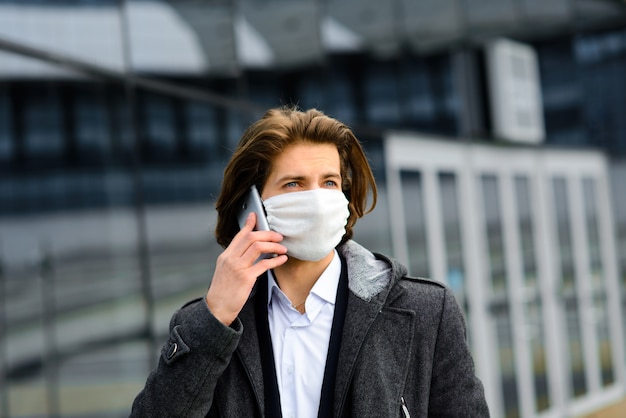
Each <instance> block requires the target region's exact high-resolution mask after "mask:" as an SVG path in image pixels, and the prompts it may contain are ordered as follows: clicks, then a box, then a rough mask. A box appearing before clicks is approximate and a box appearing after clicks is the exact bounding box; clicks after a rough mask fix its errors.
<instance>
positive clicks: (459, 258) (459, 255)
mask: <svg viewBox="0 0 626 418" xmlns="http://www.w3.org/2000/svg"><path fill="white" fill-rule="evenodd" d="M439 187H440V193H441V209H442V215H443V227H444V234H445V245H446V255H447V260H446V261H447V267H448V272H447V283H448V285H449V286H450V287H451V288H452V290H453V292H454V294H455V296H456V297H457V300H458V301H459V303H461V305H462V306H463V305H465V302H466V299H465V292H466V288H465V286H466V283H465V266H464V263H463V242H462V237H461V217H460V213H459V210H460V208H459V197H458V191H457V187H458V186H457V178H456V175H455V174H452V173H440V174H439ZM464 307H465V309H466V310H467V306H464ZM466 313H467V312H466Z"/></svg>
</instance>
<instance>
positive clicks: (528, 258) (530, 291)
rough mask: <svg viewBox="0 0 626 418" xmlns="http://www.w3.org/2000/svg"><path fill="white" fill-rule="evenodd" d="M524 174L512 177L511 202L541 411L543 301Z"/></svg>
mask: <svg viewBox="0 0 626 418" xmlns="http://www.w3.org/2000/svg"><path fill="white" fill-rule="evenodd" d="M531 196H532V195H531V190H530V181H529V179H528V177H524V176H517V177H515V198H516V199H515V206H516V208H517V215H518V220H517V222H518V224H517V227H518V230H519V237H520V248H521V251H522V254H521V257H522V268H523V277H524V294H525V297H524V299H523V300H524V301H525V303H524V314H525V315H524V320H525V326H526V327H527V330H528V333H529V335H528V337H529V339H530V355H531V356H532V359H531V360H532V367H533V377H534V381H533V383H534V385H533V386H534V388H535V410H536V411H537V412H540V411H544V410H546V409H548V408H549V407H550V391H549V388H548V367H547V363H546V335H545V329H544V328H545V327H544V324H545V322H544V320H543V301H542V299H541V293H540V291H539V287H538V281H537V260H536V254H535V244H534V242H535V226H534V217H533V210H532V205H531V203H532V200H531V199H532V197H531Z"/></svg>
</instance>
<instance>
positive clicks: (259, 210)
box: [237, 184, 270, 231]
mask: <svg viewBox="0 0 626 418" xmlns="http://www.w3.org/2000/svg"><path fill="white" fill-rule="evenodd" d="M250 212H254V213H256V225H255V227H254V230H255V231H269V230H270V226H269V224H268V223H267V218H266V217H265V209H264V208H263V202H262V201H261V195H260V194H259V191H258V190H257V188H256V186H255V185H254V184H253V185H252V186H251V187H250V190H249V191H248V194H247V195H246V197H245V199H244V200H243V202H242V203H241V207H240V208H239V213H238V214H237V220H238V221H239V228H240V229H241V228H243V225H244V224H245V223H246V219H247V218H248V214H249V213H250Z"/></svg>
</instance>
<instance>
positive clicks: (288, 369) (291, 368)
mask: <svg viewBox="0 0 626 418" xmlns="http://www.w3.org/2000/svg"><path fill="white" fill-rule="evenodd" d="M294 370H295V368H294V367H293V364H290V365H289V366H288V367H287V373H289V374H293V372H294Z"/></svg>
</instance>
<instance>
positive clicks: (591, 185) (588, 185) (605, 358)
mask: <svg viewBox="0 0 626 418" xmlns="http://www.w3.org/2000/svg"><path fill="white" fill-rule="evenodd" d="M583 200H584V202H585V224H586V227H587V244H588V248H589V262H590V266H589V267H590V270H591V281H592V283H591V285H592V288H593V304H594V313H595V318H594V319H595V324H596V334H597V338H598V344H599V347H598V348H599V350H598V354H599V356H600V358H599V362H600V369H601V371H602V384H603V385H604V386H608V385H611V384H612V383H614V381H615V376H614V372H613V345H612V342H611V336H610V330H609V323H610V321H609V310H608V301H607V293H606V279H605V274H604V268H603V264H602V247H601V243H600V231H599V227H600V226H599V224H598V205H597V203H598V199H597V195H596V182H595V179H593V178H589V177H588V178H584V179H583Z"/></svg>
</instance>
